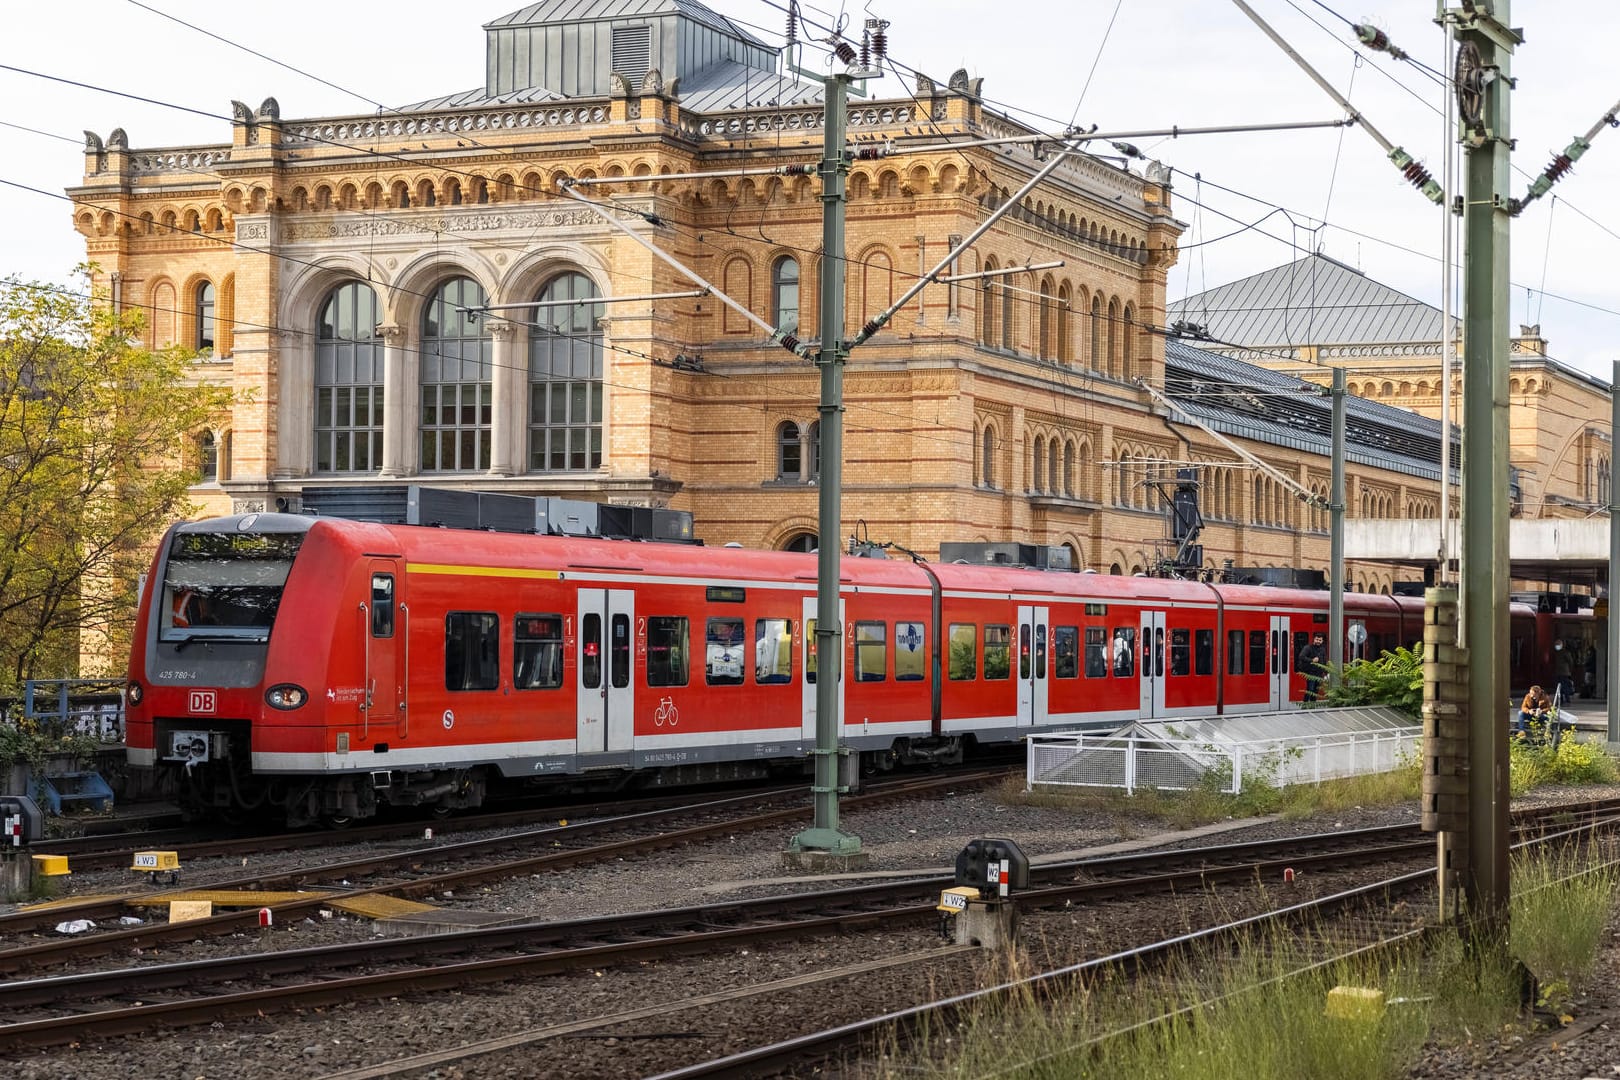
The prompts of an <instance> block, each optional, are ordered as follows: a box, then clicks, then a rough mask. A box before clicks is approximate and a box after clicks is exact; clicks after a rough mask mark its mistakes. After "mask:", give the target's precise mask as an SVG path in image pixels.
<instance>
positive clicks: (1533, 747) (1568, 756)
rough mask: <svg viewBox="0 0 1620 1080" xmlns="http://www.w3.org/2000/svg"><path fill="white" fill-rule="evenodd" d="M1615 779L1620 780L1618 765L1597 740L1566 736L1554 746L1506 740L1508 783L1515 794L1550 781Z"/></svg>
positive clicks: (1570, 781) (1591, 782)
mask: <svg viewBox="0 0 1620 1080" xmlns="http://www.w3.org/2000/svg"><path fill="white" fill-rule="evenodd" d="M1616 780H1620V767H1617V766H1616V764H1615V760H1614V758H1612V757H1610V756H1609V754H1608V753H1607V752H1606V751H1605V750H1604V749H1603V748H1602V747H1601V746H1599V745H1598V744H1596V743H1583V742H1577V741H1576V740H1575V738H1574V737H1573V736H1565V738H1564V739H1563V741H1561V742H1560V743H1559V744H1558V746H1557V747H1556V748H1554V747H1550V746H1546V745H1544V744H1542V743H1530V742H1526V741H1524V740H1521V739H1509V740H1508V782H1509V784H1510V785H1511V787H1512V790H1513V794H1515V795H1523V794H1524V793H1525V792H1526V791H1529V790H1531V789H1532V788H1537V787H1543V786H1546V785H1551V784H1609V783H1614V782H1615V781H1616Z"/></svg>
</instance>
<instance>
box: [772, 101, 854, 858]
mask: <svg viewBox="0 0 1620 1080" xmlns="http://www.w3.org/2000/svg"><path fill="white" fill-rule="evenodd" d="M851 81H852V80H851V77H850V76H848V75H838V74H834V75H828V76H827V77H826V79H825V81H824V82H823V85H824V86H825V87H826V91H825V93H824V95H823V96H824V97H825V99H826V107H827V115H826V119H825V120H824V121H823V122H822V151H821V203H822V217H821V304H820V308H819V313H820V315H819V317H820V328H821V354H820V356H819V357H818V359H817V360H816V363H817V364H818V365H819V366H820V368H821V407H820V412H821V476H820V480H819V483H820V485H821V488H820V495H821V505H820V517H819V520H818V523H817V526H816V527H817V531H818V535H817V545H818V548H817V557H818V560H819V561H818V562H817V574H816V747H815V749H814V750H812V751H811V754H812V755H813V756H814V758H815V782H814V787H813V788H812V790H813V791H814V793H815V804H816V807H815V808H816V819H815V824H814V825H813V826H812V827H811V828H809V829H806V830H805V831H803V832H801V833H799V834H798V835H797V836H795V837H794V838H793V840H792V842H791V843H790V844H789V845H788V847H789V850H790V851H824V852H828V853H829V854H833V855H853V854H856V853H858V852H859V851H860V850H861V838H860V837H858V836H854V835H851V834H850V833H846V832H843V831H841V830H840V829H839V827H838V792H839V788H838V771H839V770H838V765H839V758H840V755H841V754H842V749H841V748H840V747H839V745H838V701H839V697H840V694H839V690H840V688H841V680H842V678H843V661H844V648H843V642H844V633H843V618H842V616H841V614H840V612H839V605H838V579H839V563H840V561H841V559H842V556H843V541H842V533H843V523H842V520H841V507H840V501H841V496H842V495H843V483H844V359H845V357H846V355H847V352H846V350H845V349H844V347H843V343H842V341H841V335H842V333H843V329H844V174H845V171H846V170H847V168H848V163H847V161H846V160H845V157H844V125H845V102H846V101H847V100H848V92H849V84H850V82H851Z"/></svg>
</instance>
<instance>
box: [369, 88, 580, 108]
mask: <svg viewBox="0 0 1620 1080" xmlns="http://www.w3.org/2000/svg"><path fill="white" fill-rule="evenodd" d="M567 100H568V98H567V96H566V95H563V94H559V93H557V92H556V91H555V90H547V89H546V88H545V87H543V86H526V87H524V88H523V89H522V90H514V91H512V92H511V93H510V94H496V95H495V96H493V97H491V96H490V95H489V94H487V93H485V92H484V88H483V87H482V86H476V87H474V88H473V89H471V90H463V91H461V92H460V93H459V94H445V95H444V96H443V97H436V98H428V99H427V100H426V101H418V102H416V103H414V104H411V105H401V106H400V107H399V109H398V110H397V111H398V112H415V111H417V110H419V109H420V110H431V109H475V108H478V107H480V106H483V105H528V104H532V103H534V102H537V101H567Z"/></svg>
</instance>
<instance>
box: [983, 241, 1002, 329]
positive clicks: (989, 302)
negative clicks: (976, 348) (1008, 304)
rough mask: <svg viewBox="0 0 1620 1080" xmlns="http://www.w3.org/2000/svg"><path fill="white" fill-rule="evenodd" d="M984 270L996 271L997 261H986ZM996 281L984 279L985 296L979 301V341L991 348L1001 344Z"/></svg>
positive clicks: (989, 278) (991, 278) (988, 278)
mask: <svg viewBox="0 0 1620 1080" xmlns="http://www.w3.org/2000/svg"><path fill="white" fill-rule="evenodd" d="M984 268H985V269H986V270H994V269H996V260H994V259H986V260H985V261H984ZM996 280H997V279H995V278H993V277H987V278H985V279H984V295H983V296H982V297H981V298H980V300H979V341H980V342H982V343H983V344H985V345H988V346H991V347H994V346H996V345H998V344H1000V342H1001V328H1000V321H999V320H998V319H997V318H996V315H997V313H998V311H999V310H1000V309H999V307H998V306H997V304H996V287H995V286H996Z"/></svg>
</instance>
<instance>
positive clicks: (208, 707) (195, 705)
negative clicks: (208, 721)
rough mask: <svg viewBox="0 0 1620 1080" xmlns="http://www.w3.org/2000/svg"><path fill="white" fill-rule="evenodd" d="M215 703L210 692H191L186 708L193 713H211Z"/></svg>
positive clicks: (212, 693)
mask: <svg viewBox="0 0 1620 1080" xmlns="http://www.w3.org/2000/svg"><path fill="white" fill-rule="evenodd" d="M215 706H216V701H215V698H214V692H213V691H212V690H193V691H192V692H191V699H190V701H189V703H188V704H187V708H188V709H189V710H190V711H191V712H194V713H211V712H213V711H214V708H215Z"/></svg>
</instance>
